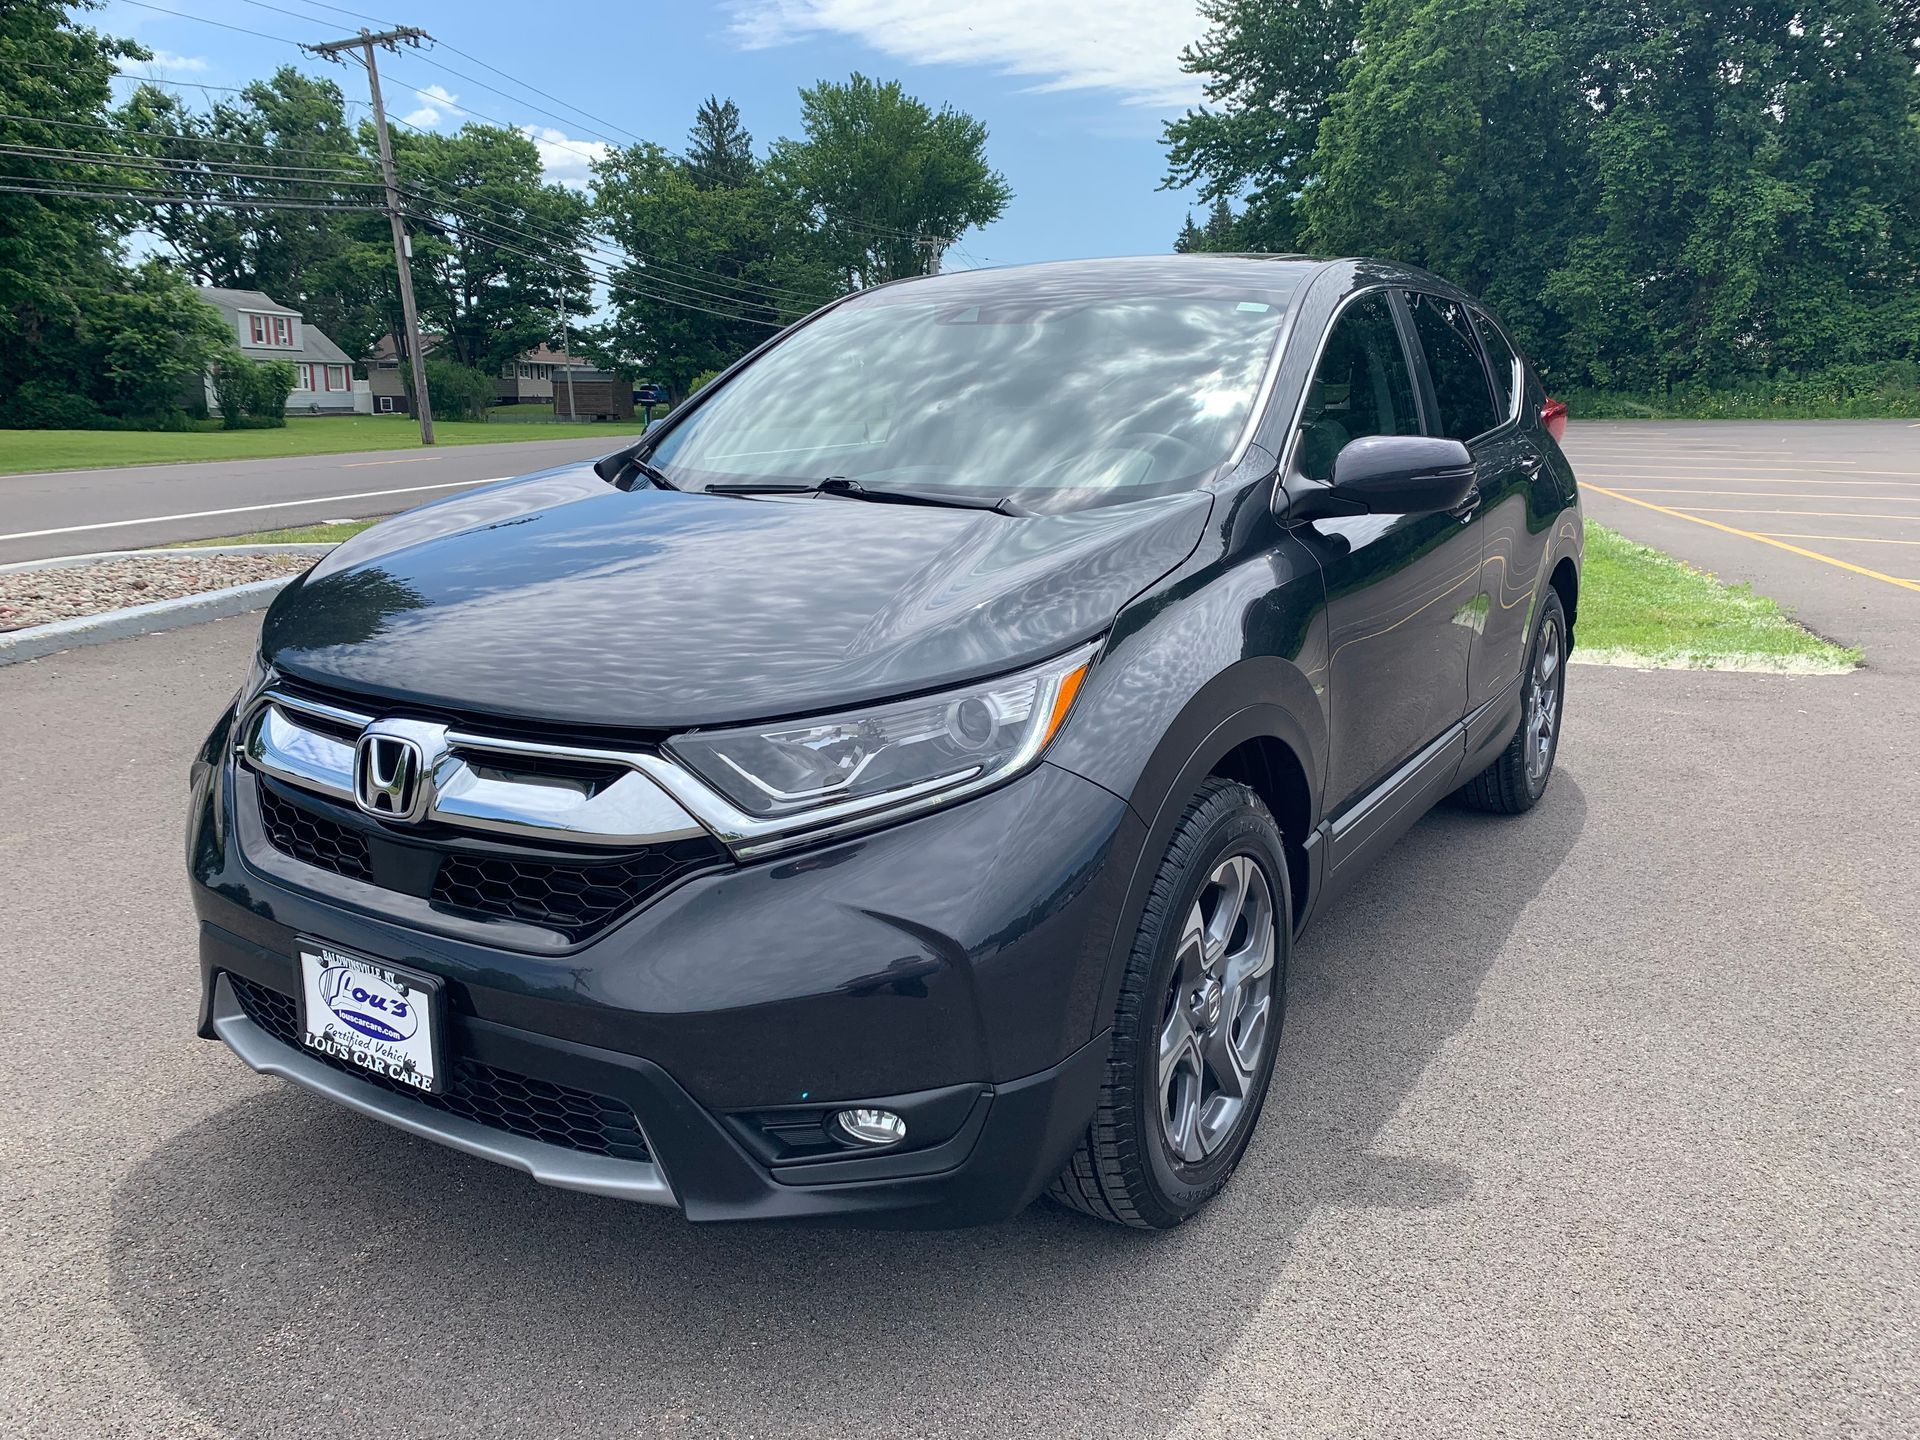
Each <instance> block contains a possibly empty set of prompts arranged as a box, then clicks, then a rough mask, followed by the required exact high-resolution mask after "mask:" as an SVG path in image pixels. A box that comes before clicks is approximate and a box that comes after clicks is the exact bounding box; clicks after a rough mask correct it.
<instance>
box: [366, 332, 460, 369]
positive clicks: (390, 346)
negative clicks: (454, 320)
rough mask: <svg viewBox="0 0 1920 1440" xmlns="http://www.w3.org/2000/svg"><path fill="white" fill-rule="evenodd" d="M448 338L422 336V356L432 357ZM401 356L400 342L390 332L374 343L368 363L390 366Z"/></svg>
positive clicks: (368, 353)
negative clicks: (441, 343)
mask: <svg viewBox="0 0 1920 1440" xmlns="http://www.w3.org/2000/svg"><path fill="white" fill-rule="evenodd" d="M446 338H447V337H446V336H444V335H422V336H421V337H420V353H421V354H422V355H431V354H432V353H433V352H434V350H435V348H436V347H437V346H438V345H439V344H440V342H441V341H442V340H444V339H446ZM399 355H400V344H399V341H397V340H396V339H395V338H394V336H393V335H392V334H391V332H389V333H388V334H385V335H382V336H381V337H380V338H379V339H378V340H376V341H374V342H373V348H372V349H371V350H369V351H368V352H367V363H368V364H369V365H390V364H392V363H393V362H394V361H395V360H396V359H398V358H399Z"/></svg>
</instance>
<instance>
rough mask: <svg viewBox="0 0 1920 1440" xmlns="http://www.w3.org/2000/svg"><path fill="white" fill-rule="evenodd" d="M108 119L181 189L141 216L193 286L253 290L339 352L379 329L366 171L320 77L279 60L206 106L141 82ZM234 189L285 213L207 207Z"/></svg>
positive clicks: (358, 346) (332, 88)
mask: <svg viewBox="0 0 1920 1440" xmlns="http://www.w3.org/2000/svg"><path fill="white" fill-rule="evenodd" d="M115 118H116V120H117V121H118V122H119V123H120V124H122V125H124V126H125V127H127V128H128V129H130V130H133V131H135V132H136V133H137V134H138V136H139V139H138V140H137V141H136V142H135V146H136V148H137V149H139V150H140V151H141V152H142V153H143V154H145V155H147V156H150V157H152V158H153V162H154V163H155V164H156V165H162V166H164V167H165V168H166V174H167V184H168V188H169V189H170V190H174V191H177V192H180V193H183V194H185V195H186V196H189V197H192V198H190V199H188V200H186V201H184V202H183V203H178V204H163V205H157V206H155V207H153V210H152V214H151V217H150V219H149V221H148V224H149V226H150V228H151V229H152V230H154V231H155V232H156V233H157V234H159V235H160V236H161V237H162V238H163V239H164V240H165V241H166V242H167V243H168V245H169V247H170V248H171V250H172V252H173V253H174V255H175V256H177V257H178V259H179V261H180V263H181V264H182V266H183V267H185V268H186V269H187V271H188V272H189V273H190V274H192V275H193V276H194V277H195V278H196V279H197V280H199V281H200V282H201V283H202V284H207V285H221V286H227V287H229V288H233V289H241V290H261V291H264V292H266V293H267V294H268V295H271V296H272V297H273V298H274V299H275V300H277V301H279V302H280V303H281V304H283V305H290V306H293V307H294V308H296V309H298V310H300V311H301V312H303V313H304V314H305V315H306V316H307V318H308V319H309V320H311V321H312V322H313V323H314V324H316V325H318V326H319V327H320V328H321V329H323V330H324V331H326V332H327V334H328V335H330V336H332V337H333V338H334V339H335V340H336V341H338V342H339V343H340V344H341V345H343V346H345V347H346V349H347V351H348V353H349V354H364V353H365V352H366V350H367V348H368V347H369V346H370V345H371V342H372V341H373V339H374V338H375V337H376V336H378V335H379V334H381V333H383V331H385V330H386V329H387V328H388V325H387V323H386V322H387V316H388V312H389V311H390V310H391V309H392V308H393V307H394V306H395V304H397V297H396V296H395V294H394V291H393V284H394V281H393V275H392V271H393V258H392V250H391V242H390V240H389V238H388V231H387V225H386V221H385V220H384V219H383V218H382V217H381V216H379V215H377V214H375V213H373V207H374V206H376V205H378V204H379V203H381V192H380V190H379V188H378V179H379V172H378V170H377V169H376V168H375V165H374V162H373V159H372V157H371V155H370V154H369V153H368V152H367V150H366V149H365V148H363V146H362V144H361V140H360V137H358V136H357V135H356V134H355V132H354V129H353V127H352V126H351V125H350V124H349V123H348V121H347V115H346V104H345V99H344V97H343V96H342V94H341V92H340V88H339V86H338V85H336V84H335V83H334V82H333V81H332V80H330V79H325V78H316V77H314V76H310V75H303V74H301V73H300V72H299V71H297V70H295V69H293V68H292V67H291V66H283V67H282V68H281V69H279V70H278V71H276V72H275V73H274V74H273V76H272V77H271V78H269V79H266V80H259V81H255V82H254V83H253V84H251V85H249V86H247V87H246V88H245V89H244V90H243V91H241V92H240V94H239V95H238V97H236V98H235V99H234V100H232V101H222V102H220V103H218V104H215V105H214V106H213V107H212V108H211V109H210V110H207V111H199V110H195V109H193V108H191V107H190V106H188V105H187V104H185V103H184V102H183V101H181V100H180V99H179V98H178V97H176V96H174V95H172V94H170V93H168V92H166V91H164V90H162V89H160V88H158V87H156V86H141V87H139V88H137V89H136V90H135V91H134V93H133V94H132V95H131V96H129V97H128V99H127V101H126V103H125V104H124V105H122V107H121V108H120V111H119V113H118V114H117V116H116V117H115ZM235 195H246V196H250V197H260V198H263V199H266V200H274V201H282V202H288V204H289V207H290V208H287V209H273V208H270V207H263V208H260V209H248V208H235V207H232V206H229V205H226V204H223V203H219V202H220V201H222V200H223V199H226V198H231V197H233V196H235ZM296 205H302V206H303V205H322V206H324V205H333V206H340V207H343V208H341V209H340V210H337V211H336V210H327V209H302V208H291V207H292V206H296ZM346 207H357V212H356V210H355V209H351V208H346Z"/></svg>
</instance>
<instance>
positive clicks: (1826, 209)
mask: <svg viewBox="0 0 1920 1440" xmlns="http://www.w3.org/2000/svg"><path fill="white" fill-rule="evenodd" d="M1201 10H1202V12H1203V14H1204V16H1205V18H1206V20H1207V22H1208V30H1207V32H1206V35H1205V37H1204V38H1203V39H1202V40H1201V41H1200V42H1198V43H1197V44H1195V45H1194V46H1192V47H1190V48H1189V49H1188V50H1187V51H1186V52H1185V54H1184V56H1183V62H1184V64H1185V66H1186V68H1187V69H1188V71H1189V72H1191V73H1193V74H1195V75H1198V76H1201V77H1202V78H1203V82H1204V86H1205V91H1204V93H1205V96H1206V102H1207V103H1206V104H1205V105H1204V106H1203V107H1200V108H1197V109H1194V110H1190V111H1189V112H1188V113H1187V114H1186V115H1184V116H1183V117H1181V118H1180V119H1178V120H1176V121H1174V122H1172V123H1171V124H1170V125H1169V126H1168V127H1167V136H1166V138H1167V155H1168V182H1169V183H1170V184H1190V183H1197V184H1198V185H1199V186H1200V192H1201V196H1202V199H1203V200H1204V201H1206V202H1208V203H1209V204H1210V206H1211V209H1210V212H1209V213H1208V215H1207V217H1206V220H1205V223H1204V224H1203V225H1196V224H1195V223H1194V222H1193V221H1192V219H1191V218H1190V219H1189V220H1188V222H1187V225H1186V226H1185V227H1184V228H1183V230H1182V232H1181V233H1180V235H1179V236H1178V237H1177V239H1176V242H1175V243H1176V246H1177V247H1178V248H1180V249H1187V250H1234V249H1247V250H1263V251H1295V250H1304V251H1313V252H1323V253H1338V254H1378V255H1386V256H1392V257H1395V258H1398V259H1403V260H1407V261H1410V262H1412V263H1414V264H1418V265H1423V266H1425V267H1427V268H1429V269H1432V270H1434V271H1435V272H1437V273H1439V274H1442V275H1445V276H1447V277H1448V278H1449V279H1452V280H1454V281H1456V282H1458V283H1459V284H1461V285H1463V286H1465V287H1467V288H1468V289H1470V290H1473V291H1475V292H1477V293H1479V294H1481V295H1483V296H1485V297H1486V299H1487V300H1488V302H1489V303H1490V304H1491V305H1492V306H1493V307H1494V308H1495V309H1496V310H1498V311H1499V312H1500V314H1501V315H1502V316H1503V317H1504V318H1505V319H1506V320H1507V321H1508V322H1509V323H1510V324H1511V325H1513V327H1514V328H1515V330H1516V331H1517V332H1518V335H1519V337H1520V339H1521V340H1522V342H1523V343H1524V344H1525V346H1526V347H1527V348H1528V349H1529V351H1530V352H1531V353H1532V354H1533V355H1534V357H1535V359H1536V360H1537V361H1538V362H1539V364H1540V365H1541V368H1542V369H1543V370H1544V371H1546V372H1547V373H1548V374H1549V375H1550V376H1551V377H1552V380H1553V383H1554V384H1555V385H1556V386H1559V387H1562V388H1574V387H1598V388H1608V389H1620V390H1649V391H1651V390H1664V389H1667V388H1669V387H1675V386H1686V385H1703V384H1715V383H1731V382H1740V381H1742V380H1746V379H1751V378H1760V377H1779V376H1791V375H1806V374H1808V373H1809V372H1814V371H1820V372H1825V373H1826V374H1827V375H1829V376H1831V377H1834V378H1833V383H1834V384H1835V385H1838V386H1840V388H1845V385H1844V384H1843V383H1842V382H1846V383H1851V380H1850V379H1849V377H1852V378H1855V379H1858V381H1859V383H1861V384H1863V385H1865V384H1871V383H1873V377H1874V376H1876V375H1880V376H1884V375H1886V374H1888V373H1893V374H1902V375H1905V377H1906V383H1907V385H1909V386H1911V385H1912V383H1913V380H1912V377H1913V364H1914V362H1916V361H1920V79H1917V78H1916V65H1917V63H1920V0H1806V3H1769V0H1759V3H1754V0H1746V3H1740V4H1729V3H1724V0H1624V3H1622V0H1607V3H1568V0H1554V3H1547V0H1295V3H1284V4H1282V3H1275V0H1202V3H1201Z"/></svg>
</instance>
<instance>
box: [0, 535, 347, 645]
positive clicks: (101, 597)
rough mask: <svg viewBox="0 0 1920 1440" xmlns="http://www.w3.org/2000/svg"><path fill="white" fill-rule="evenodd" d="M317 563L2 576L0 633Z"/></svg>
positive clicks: (182, 560) (217, 561)
mask: <svg viewBox="0 0 1920 1440" xmlns="http://www.w3.org/2000/svg"><path fill="white" fill-rule="evenodd" d="M313 560H314V557H313V556H312V555H291V554H279V555H271V554H269V555H182V554H178V553H156V554H153V555H150V556H149V555H142V556H138V557H134V558H128V559H117V560H102V561H99V562H98V563H96V564H92V565H74V566H68V567H66V568H63V569H58V570H24V571H16V572H14V573H12V574H0V632H3V631H7V630H19V629H23V628H24V627H26V626H29V625H45V624H46V623H48V622H49V621H52V620H71V619H74V618H76V617H78V616H81V615H98V614H100V613H101V612H102V611H106V610H117V609H119V608H121V607H122V606H124V605H145V604H147V603H148V602H149V601H153V600H177V599H179V598H180V597H181V596H184V595H199V594H202V593H204V592H205V591H208V590H224V589H225V588H226V587H228V586H229V585H245V584H247V583H248V582H249V581H253V580H270V579H272V578H273V577H274V576H276V575H291V574H298V573H299V572H300V571H302V570H305V569H306V568H307V567H308V566H309V565H311V564H313Z"/></svg>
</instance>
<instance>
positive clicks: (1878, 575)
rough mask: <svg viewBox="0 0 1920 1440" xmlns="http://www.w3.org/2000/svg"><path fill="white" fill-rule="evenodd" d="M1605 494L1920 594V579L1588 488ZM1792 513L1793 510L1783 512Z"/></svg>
mask: <svg viewBox="0 0 1920 1440" xmlns="http://www.w3.org/2000/svg"><path fill="white" fill-rule="evenodd" d="M1586 488H1587V489H1589V490H1596V491H1598V492H1599V493H1600V494H1602V495H1611V496H1612V497H1613V498H1614V499H1616V500H1624V501H1626V502H1627V504H1629V505H1638V506H1640V507H1641V508H1642V509H1646V510H1655V511H1658V512H1659V513H1660V514H1662V515H1671V516H1673V518H1674V519H1676V520H1691V521H1692V522H1693V523H1694V524H1696V525H1705V526H1707V527H1708V528H1709V529H1712V530H1724V531H1725V532H1726V533H1727V534H1729V535H1738V536H1740V537H1741V538H1743V539H1746V540H1758V541H1759V542H1760V543H1761V544H1762V545H1771V546H1773V548H1774V549H1776V550H1786V551H1789V552H1790V553H1792V554H1795V555H1804V556H1806V557H1807V559H1809V560H1818V561H1821V562H1822V563H1823V564H1827V565H1834V566H1838V567H1839V568H1840V569H1842V570H1851V571H1852V572H1853V573H1854V574H1856V575H1865V576H1866V577H1867V578H1868V579H1869V580H1884V581H1886V582H1887V584H1889V585H1898V586H1899V587H1900V588H1901V589H1902V590H1912V591H1914V592H1915V593H1916V594H1920V580H1902V579H1901V578H1900V577H1899V576H1898V575H1888V574H1885V573H1884V572H1882V571H1879V570H1869V569H1868V568H1867V567H1866V566H1864V565H1855V564H1853V563H1852V562H1851V561H1848V560H1838V559H1835V558H1834V557H1833V556H1831V555H1822V554H1821V553H1820V552H1819V551H1818V550H1807V549H1804V548H1802V547H1801V546H1799V545H1789V544H1788V543H1787V542H1786V541H1784V540H1776V539H1774V538H1773V537H1772V536H1771V535H1760V534H1756V533H1755V532H1754V531H1752V530H1740V529H1737V528H1735V527H1734V526H1732V525H1722V524H1721V523H1720V522H1719V521H1718V520H1703V519H1701V518H1700V517H1699V516H1698V515H1689V514H1687V512H1686V511H1684V510H1670V509H1668V508H1667V507H1666V506H1665V505H1656V504H1654V503H1653V502H1652V501H1651V500H1641V499H1639V498H1637V497H1635V496H1632V495H1622V494H1620V493H1619V491H1617V490H1608V489H1606V488H1604V487H1603V486H1599V485H1588V486H1587V487H1586ZM1784 513H1786V514H1792V513H1793V512H1792V511H1786V512H1784Z"/></svg>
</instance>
